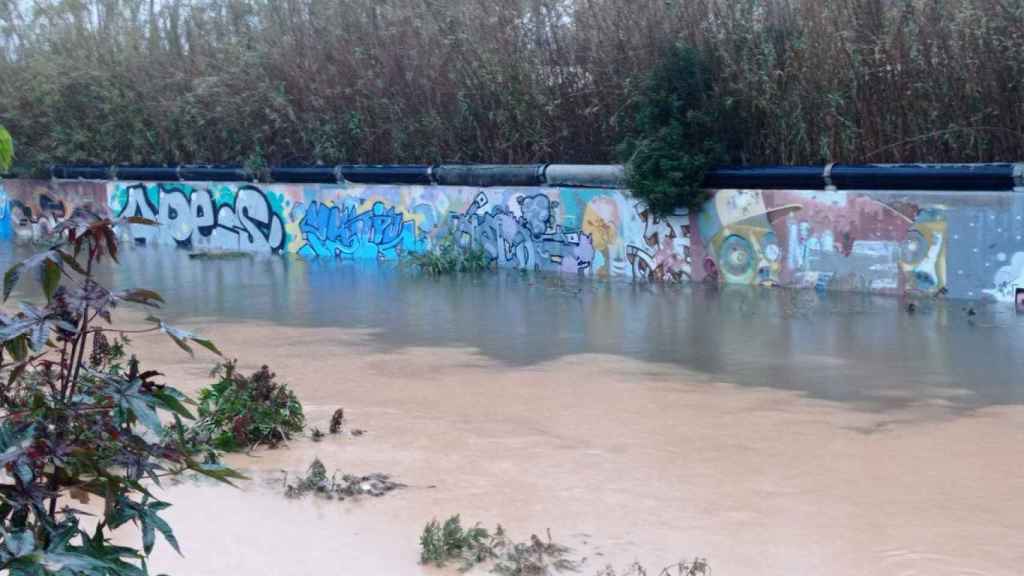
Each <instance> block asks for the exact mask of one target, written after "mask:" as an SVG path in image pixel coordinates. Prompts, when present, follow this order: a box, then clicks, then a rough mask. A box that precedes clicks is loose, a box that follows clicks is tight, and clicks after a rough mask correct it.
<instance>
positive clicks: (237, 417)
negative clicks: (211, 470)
mask: <svg viewBox="0 0 1024 576" xmlns="http://www.w3.org/2000/svg"><path fill="white" fill-rule="evenodd" d="M213 375H214V376H219V377H220V380H218V381H217V382H216V383H215V384H214V385H213V386H210V387H208V388H204V389H203V390H201V391H200V392H199V421H198V422H197V423H196V425H195V426H194V427H193V428H192V430H191V433H192V435H194V436H195V437H198V438H200V439H201V440H202V441H208V442H210V444H212V445H213V446H214V447H215V448H217V449H220V450H225V451H229V452H230V451H238V450H245V449H248V448H251V447H255V446H258V445H260V444H266V445H269V446H271V447H273V446H276V445H277V444H278V443H280V442H283V441H285V440H289V439H291V436H292V434H299V433H301V432H302V427H303V425H304V424H305V417H304V416H303V414H302V404H300V403H299V399H298V398H297V397H296V396H295V393H294V392H292V391H291V390H290V389H289V388H288V386H287V385H286V384H281V383H278V382H275V377H276V375H275V374H274V373H273V372H271V371H270V369H269V368H267V367H266V366H263V367H262V368H260V369H259V370H258V371H256V372H255V373H253V374H252V375H251V376H243V375H242V374H240V373H239V372H238V370H237V363H236V362H235V361H229V362H225V363H224V364H221V365H218V366H217V368H215V369H214V372H213Z"/></svg>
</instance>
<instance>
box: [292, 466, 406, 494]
mask: <svg viewBox="0 0 1024 576" xmlns="http://www.w3.org/2000/svg"><path fill="white" fill-rule="evenodd" d="M405 487H406V486H405V484H401V483H399V482H395V481H394V480H392V479H391V477H390V476H388V475H387V474H367V475H365V476H355V475H352V474H343V475H342V476H341V480H340V481H339V480H338V478H337V475H331V476H328V475H327V467H326V466H324V464H323V462H321V461H320V460H319V459H314V460H313V463H312V464H310V465H309V469H308V470H306V475H305V476H300V477H299V478H297V479H296V481H295V482H294V483H289V482H288V481H287V479H286V480H285V496H287V497H289V498H300V497H302V496H306V495H308V494H312V495H314V496H319V497H321V498H327V499H329V500H333V499H338V500H344V499H346V498H358V497H360V496H373V497H376V498H379V497H381V496H383V495H385V494H388V493H390V492H393V491H395V490H398V489H399V488H405Z"/></svg>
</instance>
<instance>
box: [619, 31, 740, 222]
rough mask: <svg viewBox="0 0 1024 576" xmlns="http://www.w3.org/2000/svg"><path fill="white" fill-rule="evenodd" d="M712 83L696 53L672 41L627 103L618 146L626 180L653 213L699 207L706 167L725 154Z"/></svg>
mask: <svg viewBox="0 0 1024 576" xmlns="http://www.w3.org/2000/svg"><path fill="white" fill-rule="evenodd" d="M712 88H713V84H712V78H711V74H710V71H709V69H708V67H707V66H706V64H705V62H704V59H703V58H702V56H701V54H700V52H698V51H697V50H694V49H693V48H690V47H687V46H682V45H676V46H673V47H672V48H671V49H670V50H667V51H666V52H665V54H664V56H663V57H662V58H661V59H660V60H659V61H658V63H657V64H656V65H655V67H654V69H653V70H651V72H650V73H649V75H648V76H647V77H646V78H645V79H644V80H643V82H642V83H641V84H640V86H639V88H638V90H637V93H636V95H635V96H634V97H633V98H632V99H631V101H630V106H628V107H627V112H626V114H627V117H626V118H625V120H626V122H627V124H628V125H629V126H630V128H631V129H630V131H629V132H630V136H629V137H628V138H627V139H626V140H625V141H624V142H623V143H622V144H621V145H620V147H619V154H620V156H621V157H622V159H623V161H624V162H625V163H626V178H627V184H628V185H629V187H630V190H631V191H632V192H633V194H634V195H635V196H636V197H637V198H639V199H641V200H643V201H644V202H645V203H646V204H647V207H648V208H649V209H650V210H652V211H653V212H655V213H657V214H665V213H669V212H671V211H672V210H674V209H676V208H679V207H690V208H695V207H698V206H700V205H701V204H702V203H703V202H704V201H705V200H707V198H708V194H707V191H706V190H705V189H704V187H703V183H704V176H705V174H706V173H707V170H708V169H709V168H710V167H711V166H712V165H714V164H717V163H720V162H723V161H724V160H725V158H726V153H725V146H724V145H723V144H722V141H721V138H720V136H719V134H720V130H719V127H718V112H717V110H718V106H717V105H716V104H715V102H714V101H713V99H712Z"/></svg>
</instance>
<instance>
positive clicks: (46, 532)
mask: <svg viewBox="0 0 1024 576" xmlns="http://www.w3.org/2000/svg"><path fill="white" fill-rule="evenodd" d="M129 224H133V225H153V224H154V223H153V222H151V221H148V220H145V219H141V218H129V219H124V220H118V221H112V220H109V219H105V218H100V217H96V216H95V215H89V214H76V215H75V216H73V217H72V218H70V219H68V220H67V221H66V222H64V223H63V224H61V225H60V226H59V227H58V229H57V230H56V232H57V236H56V237H57V238H58V241H57V242H56V243H55V244H54V245H53V246H51V247H50V248H49V249H47V250H45V251H43V252H41V253H39V254H36V255H34V256H32V257H30V258H28V259H27V260H24V261H22V262H20V263H18V264H15V265H14V266H13V267H12V268H11V269H10V270H8V271H7V273H6V274H5V275H4V279H3V301H4V302H5V303H6V302H7V300H8V298H9V297H10V295H11V292H12V291H13V289H14V287H15V285H16V284H17V283H18V281H19V279H20V278H21V277H23V276H26V275H27V274H29V273H32V274H37V275H38V278H39V279H40V280H41V284H42V291H43V294H44V295H45V297H46V304H45V305H42V306H38V305H34V304H31V303H22V304H21V305H20V311H19V312H17V313H15V314H13V315H8V314H3V313H0V417H2V421H0V465H2V466H3V469H4V473H3V474H0V538H2V542H0V573H4V572H5V571H7V572H9V573H10V574H11V575H12V576H16V575H33V576H34V575H43V574H58V575H62V576H65V575H66V576H71V575H97V576H100V575H102V576H111V575H126V576H135V575H145V574H148V569H147V565H146V559H147V557H148V556H149V555H150V553H151V552H152V550H153V545H154V542H155V538H156V533H157V532H159V533H160V534H161V535H162V536H163V538H164V540H166V541H167V543H169V544H170V545H171V546H172V547H174V549H175V550H179V549H178V542H177V539H176V538H175V536H174V533H173V532H172V531H171V527H170V526H169V525H168V524H167V522H165V521H164V520H163V519H162V518H161V517H160V513H161V511H163V510H164V509H166V508H167V507H168V506H170V504H168V503H167V502H164V501H161V500H159V499H157V498H156V497H155V496H154V495H153V494H152V493H151V492H150V491H149V489H148V487H150V486H152V485H153V484H157V485H159V484H160V479H161V478H165V477H171V476H177V475H180V474H183V473H186V472H188V471H193V472H196V473H199V474H202V475H205V476H209V477H212V478H215V479H217V480H220V481H223V482H227V483H230V481H231V479H233V478H241V476H240V475H239V474H238V473H237V472H234V471H233V470H230V469H228V468H224V467H222V466H219V465H216V464H206V463H203V462H201V461H200V457H199V454H200V449H198V448H197V447H195V446H192V445H190V443H189V442H187V441H186V440H185V437H184V435H183V434H182V431H183V430H184V429H185V427H184V426H183V424H182V420H183V419H185V420H191V419H193V415H192V413H191V412H190V411H189V408H188V406H189V405H190V404H194V402H192V401H191V400H190V399H189V398H187V397H186V396H185V395H184V394H182V393H181V392H179V391H178V390H175V389H174V388H172V387H170V386H167V385H165V384H158V383H156V382H155V380H154V379H155V378H156V377H158V376H160V374H159V373H158V372H154V371H143V370H141V369H140V368H139V363H138V362H137V361H136V360H135V359H134V358H131V359H130V360H129V361H128V362H127V365H125V363H124V362H122V360H123V358H124V356H125V354H124V352H123V346H124V343H125V342H126V341H127V340H126V337H125V334H129V333H140V332H156V331H160V332H163V333H165V334H167V335H168V336H169V337H170V338H171V339H172V340H173V341H174V342H175V343H176V344H177V345H178V346H180V347H181V348H182V349H184V350H185V351H187V352H189V353H191V352H192V346H191V344H192V343H195V344H198V345H199V346H202V347H203V348H206V349H207V350H209V351H211V352H213V353H214V354H217V355H220V352H219V351H218V350H217V348H216V346H214V345H213V343H212V342H210V341H209V340H205V339H203V338H200V337H198V336H196V335H194V334H191V333H189V332H186V331H184V330H180V329H177V328H174V327H172V326H169V325H167V324H165V323H164V322H163V321H162V320H160V319H159V318H156V317H153V316H150V317H149V318H148V319H147V321H148V322H151V323H152V324H153V326H152V327H150V328H146V329H141V330H119V329H116V328H114V327H113V326H112V324H111V320H112V318H111V311H112V310H113V309H114V308H115V307H116V306H117V305H118V304H119V303H121V302H134V303H137V304H141V305H144V306H148V307H152V308H158V307H159V304H160V303H161V302H163V300H162V298H161V297H160V295H159V294H157V293H156V292H153V291H151V290H143V289H131V290H121V291H113V290H110V289H108V288H106V287H104V286H101V285H100V284H99V283H98V282H97V281H96V279H95V275H94V272H95V268H96V265H97V264H99V263H100V262H101V261H102V260H103V259H104V258H108V257H109V258H110V259H111V260H113V261H114V262H116V261H117V253H118V241H117V235H116V233H115V227H116V226H126V225H129ZM108 335H110V336H111V337H112V338H108ZM112 342H113V343H112ZM161 413H163V414H165V417H164V418H163V419H161ZM169 421H173V424H171V425H169V426H165V424H164V423H165V422H169ZM90 497H92V498H94V499H98V500H97V501H100V502H102V505H103V507H102V510H98V509H97V510H96V511H95V517H94V518H92V517H91V516H92V515H91V514H88V513H86V512H84V511H81V510H78V509H75V508H73V507H72V506H71V503H70V502H69V498H74V499H76V500H79V501H87V500H88V499H89V498H90ZM85 517H89V519H88V521H87V522H86V521H84V520H83V521H82V522H81V524H80V519H82V518H85ZM129 523H131V524H133V525H134V526H136V527H137V528H138V529H139V530H140V531H141V533H142V534H141V535H142V542H141V548H136V547H129V546H118V545H114V544H113V543H112V542H111V539H110V532H111V531H112V530H115V529H117V528H118V527H121V526H124V525H127V524H129ZM83 525H84V526H83ZM86 528H88V529H86ZM179 553H180V550H179Z"/></svg>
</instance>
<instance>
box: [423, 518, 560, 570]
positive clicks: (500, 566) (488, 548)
mask: <svg viewBox="0 0 1024 576" xmlns="http://www.w3.org/2000/svg"><path fill="white" fill-rule="evenodd" d="M571 553H572V550H571V549H569V548H568V547H566V546H562V545H561V544H558V543H555V542H554V541H553V540H552V539H551V533H550V532H548V535H547V540H546V541H545V540H542V539H541V538H540V537H539V536H537V535H536V534H533V535H531V536H530V540H529V541H528V542H513V541H512V540H511V539H509V537H508V536H507V535H506V533H505V530H504V529H503V528H502V527H501V525H498V527H497V528H496V529H495V530H494V532H493V533H491V532H488V531H487V530H486V529H485V528H482V527H481V526H480V524H475V525H474V526H473V527H472V528H469V529H466V528H463V527H462V520H461V518H460V516H459V515H458V514H456V515H455V516H451V517H450V518H448V519H447V520H445V522H444V524H440V523H439V522H438V521H437V520H436V519H434V520H431V521H430V522H429V523H427V525H426V526H424V528H423V533H422V534H421V535H420V563H422V564H433V565H435V566H439V567H440V566H444V565H446V564H447V563H448V562H458V563H460V569H461V570H463V571H466V570H470V569H471V568H473V567H474V566H476V565H478V564H481V563H484V562H493V563H494V564H493V566H492V568H491V571H492V572H494V573H495V574H500V575H501V576H548V575H552V574H556V573H558V572H566V571H576V570H578V569H579V565H580V563H579V562H576V561H574V560H572V559H570V558H569V555H570V554H571Z"/></svg>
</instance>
